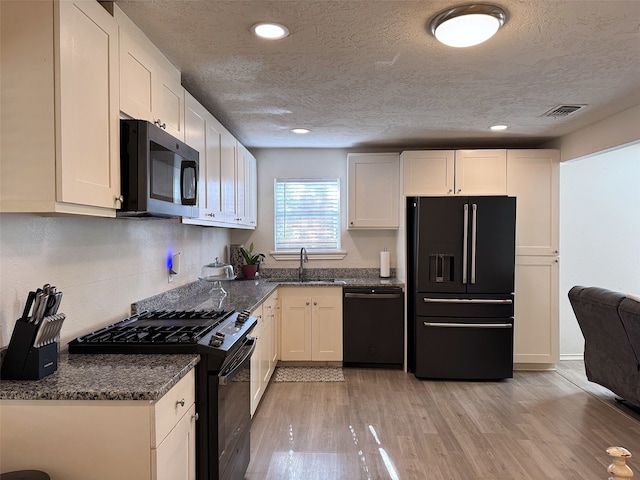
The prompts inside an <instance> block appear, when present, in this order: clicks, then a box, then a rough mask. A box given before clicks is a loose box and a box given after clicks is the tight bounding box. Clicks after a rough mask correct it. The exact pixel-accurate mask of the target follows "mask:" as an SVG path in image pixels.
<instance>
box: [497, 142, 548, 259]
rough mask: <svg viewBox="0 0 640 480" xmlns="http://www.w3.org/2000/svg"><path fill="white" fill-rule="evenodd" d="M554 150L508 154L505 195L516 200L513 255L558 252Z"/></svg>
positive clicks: (518, 151)
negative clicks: (514, 247)
mask: <svg viewBox="0 0 640 480" xmlns="http://www.w3.org/2000/svg"><path fill="white" fill-rule="evenodd" d="M559 173H560V152H559V151H558V150H508V151H507V193H508V194H509V195H513V196H515V197H516V198H517V204H516V212H517V213H516V255H557V254H558V251H559V210H560V208H559V191H560V187H559V176H560V175H559Z"/></svg>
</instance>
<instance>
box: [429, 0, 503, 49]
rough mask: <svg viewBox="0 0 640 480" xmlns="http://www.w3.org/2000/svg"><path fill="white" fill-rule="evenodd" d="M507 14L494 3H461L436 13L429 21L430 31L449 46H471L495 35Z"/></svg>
mask: <svg viewBox="0 0 640 480" xmlns="http://www.w3.org/2000/svg"><path fill="white" fill-rule="evenodd" d="M506 18H507V15H506V13H505V12H504V10H502V9H501V8H500V7H496V6H495V5H483V4H478V5H463V6H461V7H454V8H450V9H448V10H445V11H444V12H441V13H439V14H438V15H436V16H435V17H434V18H433V20H431V22H430V23H429V30H430V31H431V33H432V34H433V35H434V36H435V37H436V38H437V39H438V40H439V41H441V42H442V43H444V44H445V45H449V46H450V47H471V46H473V45H478V44H480V43H482V42H484V41H486V40H489V39H490V38H491V37H493V36H494V35H495V33H496V32H497V31H498V29H499V28H500V27H502V25H504V22H505V21H506Z"/></svg>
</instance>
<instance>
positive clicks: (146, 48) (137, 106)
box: [118, 17, 185, 141]
mask: <svg viewBox="0 0 640 480" xmlns="http://www.w3.org/2000/svg"><path fill="white" fill-rule="evenodd" d="M118 18H121V17H118ZM123 23H125V25H120V29H119V37H120V69H121V70H120V111H121V112H122V113H124V114H126V115H127V116H129V117H131V118H136V119H141V120H148V121H149V122H151V123H155V124H156V125H158V126H160V127H161V128H164V129H165V130H166V131H167V132H169V133H170V134H171V135H173V136H174V137H176V138H179V139H180V140H183V141H184V138H185V136H184V128H185V127H184V118H183V116H184V101H185V97H184V89H183V88H182V85H181V84H180V72H178V71H177V70H176V69H175V68H173V67H169V71H167V70H166V69H165V68H164V67H163V66H162V65H161V64H160V61H159V60H158V59H157V57H158V56H159V55H161V54H160V53H159V52H158V51H157V50H156V49H155V47H154V46H153V45H152V44H151V42H149V41H148V40H147V39H146V37H144V36H143V35H142V34H141V33H140V32H139V31H138V30H137V27H135V26H132V24H130V22H127V21H126V20H123Z"/></svg>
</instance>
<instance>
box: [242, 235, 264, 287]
mask: <svg viewBox="0 0 640 480" xmlns="http://www.w3.org/2000/svg"><path fill="white" fill-rule="evenodd" d="M240 254H241V255H242V258H244V261H245V263H246V265H243V266H242V274H243V276H244V278H246V279H249V280H251V279H252V278H255V276H256V272H257V271H258V266H259V265H260V262H261V261H262V260H263V259H264V255H263V254H262V253H253V242H251V245H249V250H247V249H245V248H244V247H240Z"/></svg>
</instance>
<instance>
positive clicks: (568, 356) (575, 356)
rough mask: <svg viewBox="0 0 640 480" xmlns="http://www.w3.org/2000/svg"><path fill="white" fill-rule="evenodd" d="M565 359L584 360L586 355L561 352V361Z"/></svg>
mask: <svg viewBox="0 0 640 480" xmlns="http://www.w3.org/2000/svg"><path fill="white" fill-rule="evenodd" d="M563 360H584V355H583V354H582V353H561V354H560V361H563Z"/></svg>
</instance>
